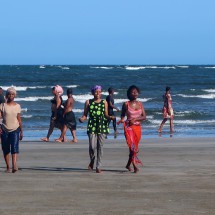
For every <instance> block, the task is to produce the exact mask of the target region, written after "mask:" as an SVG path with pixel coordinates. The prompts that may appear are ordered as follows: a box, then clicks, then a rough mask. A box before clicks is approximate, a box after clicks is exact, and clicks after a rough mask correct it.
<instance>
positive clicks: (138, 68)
mask: <svg viewBox="0 0 215 215" xmlns="http://www.w3.org/2000/svg"><path fill="white" fill-rule="evenodd" d="M145 68H146V67H145V66H139V67H137V66H126V67H125V69H127V70H140V69H145Z"/></svg>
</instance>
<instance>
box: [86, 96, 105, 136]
mask: <svg viewBox="0 0 215 215" xmlns="http://www.w3.org/2000/svg"><path fill="white" fill-rule="evenodd" d="M108 133H109V127H108V120H107V119H106V118H105V101H104V100H101V102H99V103H96V102H94V101H93V99H90V100H89V120H88V126H87V134H108Z"/></svg>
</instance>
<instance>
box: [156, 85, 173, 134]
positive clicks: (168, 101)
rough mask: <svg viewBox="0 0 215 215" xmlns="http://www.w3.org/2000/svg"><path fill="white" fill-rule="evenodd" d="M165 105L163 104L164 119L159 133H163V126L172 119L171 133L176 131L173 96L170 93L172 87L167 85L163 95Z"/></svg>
mask: <svg viewBox="0 0 215 215" xmlns="http://www.w3.org/2000/svg"><path fill="white" fill-rule="evenodd" d="M163 100H164V105H163V110H162V112H163V121H162V122H161V124H160V127H159V129H158V132H159V133H162V128H163V126H164V124H165V123H166V121H167V120H168V119H170V133H173V132H174V128H173V118H174V112H173V107H172V97H171V94H170V87H166V93H165V94H164V95H163Z"/></svg>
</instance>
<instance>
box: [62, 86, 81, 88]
mask: <svg viewBox="0 0 215 215" xmlns="http://www.w3.org/2000/svg"><path fill="white" fill-rule="evenodd" d="M78 86H79V85H67V86H65V87H67V88H76V87H78Z"/></svg>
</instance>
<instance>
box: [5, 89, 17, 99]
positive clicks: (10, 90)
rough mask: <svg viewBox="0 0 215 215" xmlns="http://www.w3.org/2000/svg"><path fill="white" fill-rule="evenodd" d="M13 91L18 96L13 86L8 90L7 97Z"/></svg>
mask: <svg viewBox="0 0 215 215" xmlns="http://www.w3.org/2000/svg"><path fill="white" fill-rule="evenodd" d="M10 92H12V93H14V95H15V96H16V90H15V88H13V87H9V88H8V89H7V91H6V97H7V96H8V95H9V93H10Z"/></svg>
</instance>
